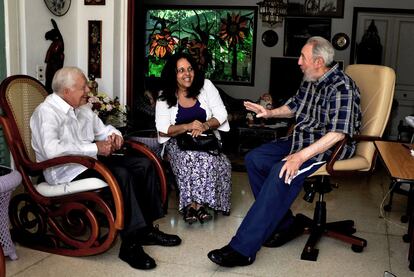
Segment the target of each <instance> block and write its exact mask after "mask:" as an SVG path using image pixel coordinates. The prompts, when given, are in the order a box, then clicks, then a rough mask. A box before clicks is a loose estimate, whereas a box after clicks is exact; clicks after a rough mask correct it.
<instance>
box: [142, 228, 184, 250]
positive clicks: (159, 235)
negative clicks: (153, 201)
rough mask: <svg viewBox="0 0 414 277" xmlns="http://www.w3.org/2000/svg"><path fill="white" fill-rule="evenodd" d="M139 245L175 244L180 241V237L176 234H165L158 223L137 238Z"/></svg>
mask: <svg viewBox="0 0 414 277" xmlns="http://www.w3.org/2000/svg"><path fill="white" fill-rule="evenodd" d="M138 241H139V243H140V244H141V245H161V246H176V245H179V244H180V243H181V239H180V237H179V236H177V235H170V234H166V233H164V232H162V231H160V229H158V225H156V226H154V227H152V228H151V230H150V231H149V232H148V233H147V234H145V235H143V236H142V237H140V238H138Z"/></svg>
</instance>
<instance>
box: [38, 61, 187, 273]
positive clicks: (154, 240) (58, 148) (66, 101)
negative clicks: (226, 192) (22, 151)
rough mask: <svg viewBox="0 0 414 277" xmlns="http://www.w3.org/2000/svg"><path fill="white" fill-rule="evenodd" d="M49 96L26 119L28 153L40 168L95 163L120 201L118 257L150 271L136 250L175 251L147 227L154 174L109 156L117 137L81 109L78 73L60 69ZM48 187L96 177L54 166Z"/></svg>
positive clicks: (156, 207) (155, 204)
mask: <svg viewBox="0 0 414 277" xmlns="http://www.w3.org/2000/svg"><path fill="white" fill-rule="evenodd" d="M52 89H53V91H54V93H52V94H50V95H49V96H48V97H47V98H46V99H45V101H44V102H43V103H41V104H40V105H39V106H38V107H37V108H36V110H35V111H34V113H33V115H32V117H31V119H30V128H31V130H32V147H33V149H34V151H35V153H36V160H37V161H39V162H41V161H44V160H48V159H51V158H54V157H59V156H64V155H84V156H89V157H93V158H96V159H97V158H99V160H100V161H102V162H103V163H104V164H105V165H106V166H107V167H108V168H109V169H110V170H111V172H112V173H113V175H114V176H115V178H116V179H117V182H118V184H119V186H120V188H121V191H122V194H123V199H124V211H125V228H124V230H122V232H121V237H122V244H121V249H120V252H119V257H120V259H122V260H123V261H125V262H127V263H128V264H129V265H130V266H132V267H134V268H137V269H151V268H154V267H155V266H156V263H155V261H154V259H152V258H151V257H150V256H149V255H147V254H146V253H145V252H144V250H143V248H142V245H162V246H175V245H178V244H180V243H181V239H180V238H179V237H178V236H176V235H169V234H165V233H163V232H161V231H160V230H159V229H158V228H157V227H154V226H153V221H154V220H156V219H158V218H160V217H162V216H163V210H162V206H161V199H160V195H159V193H158V191H159V190H158V183H157V179H156V175H155V169H154V167H153V165H152V163H151V161H150V160H149V159H147V158H146V157H143V156H137V155H129V154H128V153H127V154H126V155H125V156H118V155H112V153H113V152H114V151H116V150H119V149H120V148H121V147H122V145H123V138H122V134H121V132H120V131H119V130H117V129H116V128H114V127H113V126H111V125H105V124H104V123H103V122H102V121H101V120H100V119H99V117H98V116H97V115H96V114H95V113H94V112H93V111H92V110H91V108H90V107H89V106H87V105H84V104H86V100H87V94H88V92H89V88H88V86H87V80H86V77H85V75H84V74H83V72H82V71H81V70H80V69H78V68H76V67H64V68H62V69H60V70H59V71H57V72H56V74H55V76H54V78H53V81H52ZM43 174H44V177H45V179H46V181H47V182H48V183H49V184H52V185H59V184H65V183H68V182H71V181H74V180H79V179H83V178H90V177H96V178H101V179H102V177H101V176H100V175H99V174H98V173H97V172H95V171H93V170H90V169H87V168H86V167H84V166H82V165H77V164H67V165H62V166H55V167H53V168H50V169H48V170H45V171H44V172H43Z"/></svg>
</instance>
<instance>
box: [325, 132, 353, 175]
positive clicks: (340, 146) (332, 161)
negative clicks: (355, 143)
mask: <svg viewBox="0 0 414 277" xmlns="http://www.w3.org/2000/svg"><path fill="white" fill-rule="evenodd" d="M348 140H349V136H348V135H347V136H345V138H344V139H343V140H340V141H338V142H337V143H336V144H335V149H334V151H333V152H332V155H331V157H330V158H329V160H328V162H327V163H326V171H328V173H329V174H330V175H333V171H334V169H333V166H334V164H335V162H336V161H337V160H338V158H339V154H340V153H341V152H342V149H343V148H344V146H345V144H346V143H347V142H348Z"/></svg>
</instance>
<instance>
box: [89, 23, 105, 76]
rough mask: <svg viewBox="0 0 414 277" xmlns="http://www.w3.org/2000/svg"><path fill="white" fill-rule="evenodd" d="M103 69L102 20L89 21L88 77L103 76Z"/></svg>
mask: <svg viewBox="0 0 414 277" xmlns="http://www.w3.org/2000/svg"><path fill="white" fill-rule="evenodd" d="M101 70H102V21H101V20H89V21H88V77H89V76H90V75H93V77H94V78H101V77H102V76H101V75H102V74H101Z"/></svg>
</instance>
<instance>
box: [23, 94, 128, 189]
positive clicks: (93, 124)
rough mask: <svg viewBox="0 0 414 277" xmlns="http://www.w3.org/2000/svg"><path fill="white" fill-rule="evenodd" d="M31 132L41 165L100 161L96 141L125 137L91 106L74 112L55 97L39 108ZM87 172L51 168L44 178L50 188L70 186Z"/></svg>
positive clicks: (78, 167)
mask: <svg viewBox="0 0 414 277" xmlns="http://www.w3.org/2000/svg"><path fill="white" fill-rule="evenodd" d="M30 129H31V131H32V147H33V150H34V151H35V153H36V160H37V161H38V162H41V161H44V160H48V159H51V158H55V157H60V156H66V155H76V156H77V155H81V156H89V157H93V158H95V159H96V157H97V153H98V148H97V146H96V144H95V143H94V141H103V140H105V139H106V138H107V137H108V136H109V135H111V134H112V133H115V134H117V135H120V136H122V134H121V132H120V131H119V130H117V129H116V128H115V127H113V126H111V125H105V124H103V122H102V120H101V119H100V118H99V117H98V116H97V115H96V114H95V113H94V112H93V111H92V110H91V108H90V107H89V106H88V105H83V106H81V107H79V108H77V109H73V108H72V107H71V106H70V105H69V104H68V103H66V102H65V101H64V100H63V99H62V98H61V97H60V96H58V95H57V94H55V93H52V94H50V95H49V96H48V97H47V98H46V99H45V101H44V102H43V103H41V104H40V105H39V106H38V107H37V108H36V110H35V111H34V113H33V115H32V117H31V118H30ZM86 169H87V168H86V167H85V166H83V165H79V164H73V163H72V164H65V165H60V166H55V167H51V168H49V169H46V170H45V171H44V172H43V174H44V176H45V179H46V181H47V182H48V183H49V184H66V183H68V182H70V181H72V179H73V178H75V177H76V176H77V175H79V174H80V173H82V172H83V171H85V170H86Z"/></svg>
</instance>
